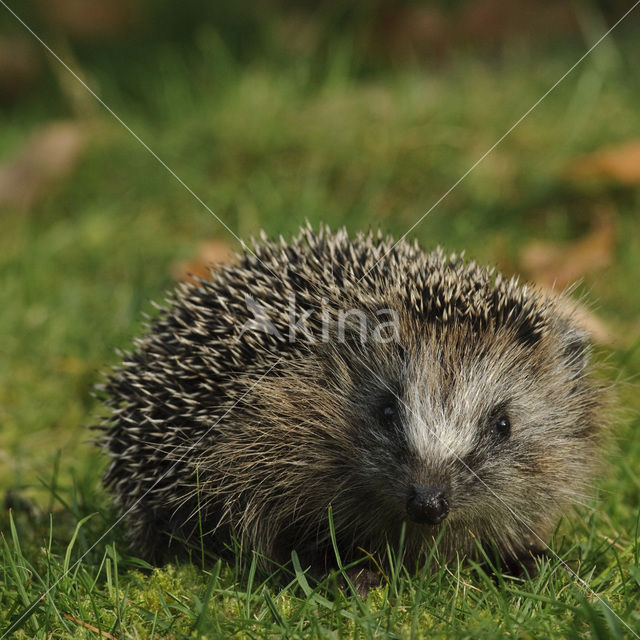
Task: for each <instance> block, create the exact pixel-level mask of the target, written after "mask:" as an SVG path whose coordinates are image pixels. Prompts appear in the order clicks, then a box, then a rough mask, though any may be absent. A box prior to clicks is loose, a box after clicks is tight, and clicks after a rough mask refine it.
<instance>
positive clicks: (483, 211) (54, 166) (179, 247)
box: [0, 0, 640, 575]
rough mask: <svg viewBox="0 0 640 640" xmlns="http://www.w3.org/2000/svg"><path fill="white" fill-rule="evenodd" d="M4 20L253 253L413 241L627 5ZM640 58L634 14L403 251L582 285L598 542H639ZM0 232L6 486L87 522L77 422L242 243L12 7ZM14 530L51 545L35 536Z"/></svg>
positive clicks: (96, 471) (0, 75) (51, 6)
mask: <svg viewBox="0 0 640 640" xmlns="http://www.w3.org/2000/svg"><path fill="white" fill-rule="evenodd" d="M6 3H7V5H9V6H10V7H11V8H12V9H13V10H14V11H15V12H17V13H18V14H19V15H20V17H21V18H22V19H23V20H24V21H25V22H26V23H27V24H28V25H29V27H30V28H32V29H33V31H34V32H35V33H36V34H37V35H38V36H39V37H40V38H42V40H43V41H44V42H46V43H47V45H48V46H49V47H51V49H52V50H53V51H55V53H56V54H57V55H59V56H60V57H61V58H62V59H63V60H64V61H65V63H66V64H68V65H69V66H70V67H71V68H72V69H73V71H74V72H75V73H76V74H77V75H78V76H79V77H80V78H82V80H83V81H85V82H86V83H87V84H88V85H89V86H90V87H91V88H92V90H93V91H95V92H96V94H97V95H98V96H99V97H100V98H101V99H102V100H103V101H104V103H105V104H106V105H108V107H109V108H110V109H112V110H113V111H114V112H115V113H116V114H117V115H118V117H119V118H121V119H122V121H123V122H124V123H126V125H127V127H129V128H130V129H131V130H132V131H133V132H135V135H136V136H139V138H140V139H141V140H142V141H144V143H145V144H146V145H148V146H149V147H150V149H151V150H152V151H153V153H155V154H157V156H158V157H159V158H161V159H162V161H163V162H165V163H166V164H167V165H168V167H170V168H171V170H172V171H174V172H175V174H177V176H179V178H180V180H182V181H184V183H185V184H186V185H188V187H189V188H190V189H192V190H193V192H194V193H195V194H196V195H197V197H198V198H200V199H201V200H202V201H203V202H204V203H206V205H207V206H208V207H210V208H211V209H212V210H213V211H214V212H215V214H216V215H217V216H219V217H220V218H221V219H222V220H223V221H224V223H225V224H226V225H228V226H229V227H230V229H232V230H233V231H234V233H236V234H237V235H238V236H239V237H241V238H243V239H244V238H248V237H249V236H251V235H255V234H257V232H258V231H259V230H260V229H265V230H266V231H267V233H268V234H270V235H277V234H280V233H282V234H283V235H288V234H291V233H293V232H295V230H296V229H297V228H298V227H299V226H300V225H301V224H303V223H304V221H305V220H309V221H310V222H311V223H312V224H313V225H315V226H317V225H318V224H319V223H320V222H327V223H328V224H329V225H331V226H333V227H337V226H341V225H345V226H346V227H347V228H348V229H350V230H351V231H356V230H360V229H367V228H369V227H374V228H377V227H381V228H382V229H383V230H385V231H390V232H392V233H394V234H396V235H401V234H403V233H404V232H405V231H407V230H408V229H409V228H410V227H411V226H412V225H413V224H414V223H415V222H417V221H418V220H419V218H420V217H421V216H423V215H424V214H425V213H426V212H427V211H428V210H429V209H430V208H431V207H432V206H433V205H434V204H435V203H436V202H437V201H438V200H439V199H440V198H441V197H442V196H443V195H444V194H446V193H447V192H448V190H449V189H450V188H451V187H452V186H453V185H454V184H455V183H456V182H457V181H458V180H459V179H460V177H461V176H463V175H464V174H465V172H467V170H468V169H469V168H470V167H471V166H472V165H473V164H474V163H475V162H476V161H477V160H478V159H479V158H481V156H482V155H483V154H484V153H485V152H486V151H487V150H488V149H489V148H490V147H491V146H492V145H493V144H494V143H495V142H496V141H497V140H499V139H500V138H501V136H503V134H504V133H505V132H506V131H507V130H508V129H509V128H510V127H511V126H512V125H513V124H514V123H515V122H516V121H517V120H518V119H519V118H520V117H521V116H522V115H523V114H524V113H525V112H526V111H527V110H528V109H529V108H530V107H531V106H532V105H534V104H535V103H536V101H538V100H539V99H540V98H541V96H543V95H544V94H545V92H546V91H547V90H548V89H549V88H550V87H551V86H552V85H553V83H555V82H556V81H557V80H558V79H559V78H560V77H561V76H562V75H563V74H564V73H565V72H566V71H567V70H569V68H570V67H571V66H572V65H573V64H574V63H575V62H576V61H577V60H578V59H579V58H580V57H581V56H582V55H583V54H584V52H585V51H586V50H587V49H588V48H589V47H590V46H591V45H592V44H593V43H595V42H596V40H597V39H598V38H599V37H600V36H601V35H602V34H603V33H604V32H605V31H606V30H607V29H608V28H609V27H610V26H611V25H612V24H613V23H614V22H615V21H616V20H617V19H618V18H619V17H620V16H621V15H622V14H623V13H624V12H625V11H626V10H627V9H628V8H629V7H631V6H632V3H631V2H623V1H616V2H604V1H602V2H595V1H593V2H565V1H558V2H545V1H543V2H536V3H531V2H525V1H523V0H516V1H511V2H510V1H508V0H457V1H455V2H444V1H441V2H431V3H420V2H409V1H407V2H391V1H388V0H387V1H377V2H364V0H361V1H359V2H351V3H344V2H338V1H337V0H325V1H323V2H293V1H291V0H269V1H268V2H258V1H254V0H236V1H235V2H232V3H227V2H224V3H223V2H219V3H211V2H205V1H203V0H202V1H198V0H183V1H182V2H179V3H177V2H171V1H169V0H154V1H151V0H42V1H35V0H34V1H31V2H26V1H25V2H16V1H11V0H7V2H6ZM639 59H640V10H636V11H634V12H633V13H632V14H631V15H630V16H629V17H628V18H627V19H626V20H625V21H624V22H623V23H622V24H621V25H620V26H619V27H618V28H617V29H616V30H615V31H614V32H613V33H612V34H611V35H610V36H609V37H607V38H606V39H605V40H603V41H602V42H601V43H600V44H599V46H597V47H596V48H595V50H594V51H593V52H592V53H591V54H590V55H589V56H588V57H587V58H586V59H585V60H584V61H583V62H582V63H581V64H580V65H579V66H578V67H577V68H576V69H575V70H574V71H573V72H572V73H571V74H570V75H569V76H568V77H567V78H566V79H565V80H564V81H563V82H562V83H560V84H559V86H558V87H557V88H556V89H555V90H554V91H553V92H551V93H550V94H549V95H548V96H547V97H546V98H545V99H544V100H543V101H542V102H541V103H540V104H539V105H538V106H537V107H536V108H535V110H533V111H532V112H531V113H530V114H529V115H528V116H527V117H526V118H525V119H524V120H523V121H522V122H521V123H520V124H519V125H518V126H517V127H515V129H514V130H513V131H512V132H511V133H510V134H509V135H508V136H507V137H506V138H505V139H504V140H503V141H502V142H501V143H500V144H499V145H498V146H497V147H496V148H495V150H493V151H492V152H491V153H490V154H489V155H487V156H486V157H485V158H484V159H483V160H482V162H480V163H479V164H478V166H477V167H476V168H475V169H474V170H473V171H472V172H471V173H470V174H469V175H468V176H466V177H465V178H464V180H462V181H461V182H460V183H459V184H458V185H457V186H456V188H455V189H453V190H452V191H451V192H450V193H448V195H447V196H446V197H445V198H444V199H442V201H441V202H440V203H439V204H438V205H437V206H436V207H435V208H433V210H432V211H431V212H430V213H429V215H427V216H426V218H424V220H423V221H422V222H421V223H420V224H419V225H418V226H417V227H416V228H415V230H414V231H413V232H412V234H411V235H412V236H415V237H417V238H418V239H419V241H420V243H421V244H422V245H423V246H424V247H425V248H431V247H433V246H435V245H436V244H440V245H442V246H444V247H445V248H447V249H451V250H457V251H460V250H465V251H466V254H467V255H468V256H471V257H473V258H475V259H478V260H480V261H488V262H492V263H494V264H497V265H498V266H499V267H500V268H501V269H503V270H504V271H506V272H508V273H516V272H518V273H522V274H523V275H524V277H525V278H527V279H531V280H534V281H536V282H538V283H539V284H540V285H541V286H550V285H551V284H552V283H553V282H555V283H556V285H557V286H559V287H560V288H562V287H563V286H565V285H566V284H569V283H570V282H573V281H578V283H579V284H578V286H577V288H576V297H577V298H579V297H580V296H582V298H583V302H584V308H583V310H582V312H583V314H584V321H585V323H586V324H587V325H588V327H589V328H590V329H591V330H592V331H593V332H594V335H595V337H596V342H597V347H598V348H597V352H596V358H597V360H598V361H599V362H600V363H601V364H602V367H601V368H602V369H603V371H604V373H603V374H602V375H604V376H606V377H607V378H609V379H611V380H612V381H614V380H615V381H618V397H619V401H618V403H619V405H620V406H621V407H622V409H623V410H622V411H619V412H618V413H616V415H615V417H614V419H613V422H614V424H615V439H616V443H617V445H616V448H615V451H614V452H613V453H612V455H611V464H610V467H609V471H610V473H609V474H608V475H607V477H606V478H604V479H602V481H601V483H600V486H601V487H602V497H601V502H600V506H599V508H598V509H599V511H601V512H602V514H604V515H603V516H602V520H601V521H600V524H599V525H598V526H600V530H601V532H602V535H603V536H609V537H610V538H611V539H615V540H622V542H621V544H622V545H623V546H624V547H625V548H630V546H629V545H632V542H633V541H632V532H633V531H634V527H635V523H636V521H637V517H638V505H639V500H638V491H639V489H640V473H639V468H640V437H639V436H638V431H639V427H640V421H639V420H638V409H640V399H639V397H638V386H637V385H638V383H637V377H638V374H639V373H640V313H639V312H640V288H639V287H638V278H639V276H640V218H639V212H640V208H639V207H640V65H638V60H639ZM0 225H1V230H2V231H1V233H0V283H1V284H0V335H1V338H0V491H1V492H2V494H3V495H5V494H6V495H7V497H8V498H7V505H10V506H13V507H16V505H20V504H29V505H31V507H29V508H30V509H32V510H35V511H39V510H40V511H42V512H43V513H46V512H48V511H49V510H53V511H54V512H56V511H62V512H63V513H68V509H67V507H68V506H69V505H70V504H72V505H76V506H77V510H74V509H71V511H72V513H73V514H75V515H78V514H83V513H84V512H85V511H83V508H84V507H83V506H82V505H85V504H88V505H94V504H96V503H100V501H101V500H103V497H102V494H101V492H100V490H99V489H98V482H99V477H100V469H101V467H102V465H103V461H102V460H101V459H100V456H99V455H98V454H97V453H96V451H95V450H94V447H92V446H91V444H90V443H89V442H88V441H89V440H90V439H91V434H90V432H89V431H88V430H87V427H88V426H89V425H91V424H93V423H94V422H95V416H96V414H98V413H99V412H100V407H99V404H98V403H97V402H96V401H95V400H94V399H93V397H92V387H93V385H94V384H95V383H96V382H97V381H98V379H99V376H100V372H101V371H104V369H105V367H107V366H108V365H109V364H112V363H115V362H116V361H117V359H118V358H117V355H116V353H115V349H116V348H124V349H126V348H128V347H129V346H130V345H131V343H132V338H133V337H134V336H135V335H136V334H137V333H139V331H140V328H141V324H142V314H143V313H152V312H153V308H152V306H151V301H152V300H154V299H155V300H159V299H161V298H162V296H163V292H164V291H165V290H166V289H168V288H170V287H171V286H172V283H173V281H174V280H175V278H176V277H180V274H184V272H185V271H186V270H188V269H189V267H185V266H184V263H185V261H186V263H187V264H188V265H191V267H193V268H196V267H198V266H202V263H203V262H205V261H206V259H207V258H206V256H208V255H210V253H211V251H210V250H211V247H212V246H213V247H217V249H215V251H222V252H223V253H224V251H223V249H226V247H227V246H229V247H231V248H232V249H236V248H237V245H236V243H235V241H234V239H233V237H232V236H231V234H229V233H228V232H227V231H226V230H225V229H224V228H223V226H222V225H221V224H220V223H219V222H218V221H217V220H216V219H215V217H214V216H212V215H211V213H209V212H208V211H207V210H206V208H205V207H203V206H202V204H201V203H199V202H198V201H197V200H196V198H194V196H193V195H192V194H191V193H189V191H188V190H187V189H185V188H184V186H183V185H181V184H180V183H179V182H178V180H176V179H175V178H174V177H173V176H172V175H171V174H170V173H169V172H168V171H167V170H166V169H165V168H164V167H163V166H162V165H161V164H160V163H159V162H158V160H157V159H156V158H154V157H153V155H152V154H151V153H150V152H149V150H148V149H145V147H144V146H143V145H142V144H141V143H140V141H139V140H137V139H135V138H134V136H133V135H132V134H131V133H130V132H129V131H127V130H126V129H125V128H124V127H123V126H122V124H121V123H119V122H118V121H117V120H116V119H115V118H114V117H113V116H112V115H111V114H110V113H109V112H107V111H106V110H105V108H104V107H103V106H102V105H100V104H99V103H98V101H97V100H96V99H95V98H94V97H93V96H91V95H90V94H89V93H88V92H87V91H86V90H85V89H84V88H83V87H82V86H81V85H80V83H79V82H78V81H77V80H76V79H74V78H73V77H72V76H71V74H70V73H69V72H68V71H67V70H66V69H65V68H64V67H63V66H62V65H61V64H60V63H59V62H58V61H57V60H56V59H54V58H53V57H52V56H51V55H49V54H48V53H47V52H46V51H45V50H44V48H43V46H42V45H41V44H40V43H39V42H38V41H37V40H36V39H35V37H34V36H33V35H32V34H30V33H29V32H28V31H27V30H26V28H25V27H24V26H23V25H21V24H20V22H18V20H16V19H15V18H14V17H13V16H12V15H11V14H10V12H9V11H8V10H7V9H6V8H5V7H3V6H2V5H0ZM203 243H204V245H203ZM221 247H222V249H221ZM207 248H208V249H207ZM208 250H209V254H207V251H208ZM215 251H214V253H215ZM213 259H214V260H215V259H216V258H215V256H214V258H213ZM193 265H195V267H194V266H193ZM620 443H622V447H620V446H618V445H619V444H620ZM52 484H53V485H54V489H55V490H54V491H52V490H51V485H52ZM56 496H57V497H56ZM65 496H66V497H65ZM96 496H97V497H96ZM33 505H35V506H33ZM65 505H66V506H65ZM89 508H90V507H86V509H89ZM7 518H8V515H7V511H6V510H4V511H3V515H2V518H1V519H0V523H1V524H2V529H3V530H4V531H6V530H7V529H6V526H8V525H7V524H6V523H7V522H8V520H7ZM60 518H61V520H62V523H63V524H62V529H61V531H62V532H63V533H61V535H62V537H64V535H68V533H69V532H67V533H64V532H65V531H66V530H65V529H64V526H65V525H64V515H62V516H60ZM70 526H71V529H70V530H69V531H72V530H73V525H70ZM96 531H100V526H98V527H97V529H96ZM24 535H26V536H27V540H26V541H25V544H27V545H28V544H29V542H31V543H32V544H33V545H34V546H36V547H37V545H38V535H39V533H38V529H37V527H36V528H33V529H31V530H30V529H29V527H28V526H26V525H25V527H24ZM29 536H31V537H29ZM635 544H636V545H637V543H635ZM636 548H637V547H636ZM636 560H637V559H636ZM639 575H640V574H639Z"/></svg>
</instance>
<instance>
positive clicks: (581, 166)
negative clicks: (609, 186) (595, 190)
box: [566, 140, 640, 186]
mask: <svg viewBox="0 0 640 640" xmlns="http://www.w3.org/2000/svg"><path fill="white" fill-rule="evenodd" d="M566 176H567V177H568V178H569V179H570V180H575V181H578V182H583V181H586V180H599V181H603V182H604V181H606V182H613V183H616V184H620V185H623V186H634V185H640V140H632V141H630V142H626V143H625V144H621V145H617V146H615V147H607V148H605V149H600V150H599V151H594V152H593V153H589V154H587V155H585V156H582V157H580V158H578V159H577V160H575V161H574V162H573V163H572V164H571V165H570V166H569V167H568V168H567V170H566Z"/></svg>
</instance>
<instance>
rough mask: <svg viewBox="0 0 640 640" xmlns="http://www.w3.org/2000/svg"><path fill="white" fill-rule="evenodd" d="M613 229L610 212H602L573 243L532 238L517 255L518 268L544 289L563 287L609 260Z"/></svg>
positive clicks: (614, 232) (614, 235)
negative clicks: (588, 231)
mask: <svg viewBox="0 0 640 640" xmlns="http://www.w3.org/2000/svg"><path fill="white" fill-rule="evenodd" d="M615 241H616V230H615V224H614V218H613V215H610V214H609V213H606V212H603V213H602V214H601V215H600V216H599V217H598V220H597V222H596V224H595V225H594V228H593V230H592V231H591V232H590V233H588V234H587V235H586V236H584V237H583V238H580V239H579V240H577V241H576V242H574V243H573V244H568V245H555V244H551V243H549V242H540V241H535V242H531V243H529V244H528V245H527V246H525V247H524V249H523V250H522V252H521V254H520V270H521V271H522V272H523V273H524V274H525V275H526V276H527V278H528V279H529V280H532V281H533V282H535V283H537V284H539V285H541V286H542V287H545V288H547V289H551V288H555V289H565V288H566V287H567V286H569V285H570V284H573V283H574V282H576V280H579V279H580V278H582V277H584V276H585V275H586V274H588V273H591V272H593V271H596V270H598V269H602V268H604V267H607V266H609V265H610V264H611V262H612V261H613V254H614V250H615Z"/></svg>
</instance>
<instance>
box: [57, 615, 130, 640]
mask: <svg viewBox="0 0 640 640" xmlns="http://www.w3.org/2000/svg"><path fill="white" fill-rule="evenodd" d="M62 616H63V617H64V618H66V619H67V620H71V622H75V624H79V625H80V626H81V627H84V628H85V629H88V630H89V631H93V632H94V633H98V634H99V635H100V636H101V637H103V638H107V640H118V639H117V638H116V637H115V636H113V635H111V634H110V633H108V632H107V631H101V630H100V629H98V627H94V626H93V625H92V624H89V623H88V622H83V621H82V620H79V619H78V618H74V617H73V616H70V615H69V614H68V613H64V612H62Z"/></svg>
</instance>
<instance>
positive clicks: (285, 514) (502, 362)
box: [97, 225, 604, 593]
mask: <svg viewBox="0 0 640 640" xmlns="http://www.w3.org/2000/svg"><path fill="white" fill-rule="evenodd" d="M565 303H566V298H564V297H563V296H550V295H546V294H544V293H542V292H540V291H538V290H536V289H535V288H534V287H532V286H528V285H522V284H520V282H519V280H518V279H517V278H510V279H509V278H506V277H504V276H503V275H501V274H500V273H499V272H497V271H496V270H494V269H492V268H489V267H484V266H481V265H478V264H476V263H475V262H473V261H468V260H467V259H466V258H465V257H464V254H463V255H461V256H458V255H456V254H452V255H447V254H445V252H444V251H443V250H441V249H439V248H438V249H435V250H434V251H431V252H424V251H423V250H421V249H420V247H419V246H418V244H417V243H415V242H414V243H409V242H407V241H405V240H404V239H402V240H400V241H399V242H394V240H393V239H392V238H390V237H386V236H383V235H382V234H381V233H380V232H378V233H377V234H376V233H373V232H368V233H366V234H365V233H360V234H358V235H357V236H355V237H353V238H350V237H349V235H348V233H347V232H346V230H345V229H341V230H338V231H335V232H334V231H331V230H330V229H329V228H328V227H321V228H320V229H319V230H317V231H315V230H313V229H312V228H311V227H310V226H309V225H307V226H306V227H303V228H302V229H301V230H300V232H299V234H298V235H297V236H295V237H293V238H292V239H290V240H289V241H285V240H284V239H282V237H280V239H279V240H278V241H272V240H269V239H268V238H267V237H266V235H265V234H264V233H262V234H261V235H260V239H259V240H257V241H254V242H253V245H252V248H245V251H244V253H243V254H241V255H238V256H237V258H236V261H235V262H234V263H233V264H226V265H221V266H219V267H217V268H215V269H214V270H212V272H211V276H210V278H209V279H197V280H195V281H194V282H191V283H182V284H180V285H178V287H177V288H176V290H175V291H174V292H173V293H171V294H169V297H168V298H167V300H166V304H164V305H162V306H158V313H157V315H156V317H155V318H153V319H150V320H149V321H148V324H147V327H146V333H145V335H144V336H143V337H141V338H139V339H137V340H136V342H135V345H134V348H133V349H132V351H131V352H129V353H125V354H122V362H121V363H120V364H118V365H117V366H116V367H114V368H113V369H112V370H111V371H110V373H109V374H108V376H107V378H106V380H105V382H104V384H103V385H102V387H101V393H102V395H103V397H104V399H105V402H106V404H107V405H108V407H109V411H108V412H107V415H106V417H105V418H104V419H103V421H102V422H101V423H100V424H99V425H98V427H97V428H98V429H99V430H100V432H101V435H100V438H99V443H100V445H101V446H102V448H103V450H104V451H105V452H106V454H107V456H108V458H109V463H108V467H107V470H106V474H105V478H104V482H105V484H106V486H107V487H108V488H109V489H110V490H111V491H112V493H113V494H114V495H115V500H116V502H117V503H118V505H119V507H120V508H121V510H122V511H123V513H124V515H125V516H126V520H127V522H128V532H129V535H130V538H131V542H132V545H133V547H134V548H135V549H136V550H137V551H138V552H139V553H140V554H141V555H143V556H144V557H146V558H148V559H150V560H151V561H154V562H163V561H164V560H165V559H166V558H168V557H171V556H172V555H174V554H177V553H179V552H180V551H181V550H182V551H185V550H188V549H189V548H192V549H193V548H198V549H200V548H201V547H202V548H203V549H206V550H207V551H208V552H211V553H212V554H214V555H220V556H224V554H225V553H228V552H229V549H230V548H232V545H231V542H232V541H238V542H239V543H240V545H241V548H242V549H245V550H248V551H250V552H253V553H255V554H257V556H258V557H259V558H260V562H261V563H264V565H262V564H261V566H264V567H265V568H266V567H269V566H279V567H286V566H288V563H289V564H290V562H291V558H292V554H293V553H294V552H295V554H297V558H298V560H299V562H300V566H301V567H304V568H305V569H307V570H308V571H309V574H310V575H311V576H314V577H317V578H318V579H321V578H323V577H326V576H327V575H329V574H330V573H331V571H332V570H334V569H336V568H337V567H338V566H352V565H353V566H355V567H356V568H357V567H359V565H358V561H359V559H361V558H363V557H364V558H368V559H369V561H371V560H372V559H373V560H374V564H376V566H379V567H380V566H383V565H384V562H385V557H386V554H387V553H388V550H389V549H399V548H401V554H402V555H401V559H400V560H401V562H402V563H403V564H404V566H405V567H407V568H408V569H416V568H418V567H420V566H424V563H425V562H426V558H427V555H429V557H430V558H433V557H434V550H437V553H436V554H435V557H437V558H438V561H444V562H447V561H449V560H451V559H454V558H459V557H462V556H468V555H471V556H473V555H474V554H477V553H478V549H479V548H482V546H483V545H485V546H486V545H489V546H490V547H491V548H492V549H493V550H494V551H495V552H497V557H498V559H499V560H500V563H501V564H500V565H499V566H502V567H504V568H514V569H515V571H516V572H518V571H520V570H524V571H528V572H534V571H535V567H536V563H537V558H538V556H539V554H540V553H542V552H543V551H544V549H545V548H546V545H547V543H548V542H549V540H550V537H551V535H552V533H553V531H554V530H555V528H556V526H557V523H558V521H559V519H560V516H561V515H563V513H564V512H565V511H566V510H567V509H568V508H569V507H570V506H571V505H572V504H574V503H579V502H581V501H582V500H583V498H584V496H588V495H589V494H590V493H591V491H590V487H591V485H592V481H593V478H594V476H595V474H596V472H597V470H598V468H599V465H600V460H601V457H602V445H603V432H604V425H603V419H602V415H603V411H602V408H603V393H604V390H603V388H602V386H601V385H600V384H599V383H598V382H596V379H595V376H594V374H593V371H592V368H593V367H592V365H591V364H590V350H591V348H590V345H589V340H588V336H587V334H586V333H585V331H584V330H583V329H581V328H580V326H579V325H578V323H577V322H576V320H575V318H574V317H573V315H572V313H570V312H568V311H567V308H568V306H567V304H565ZM340 563H342V564H340ZM372 574H373V576H374V577H372ZM375 574H376V572H375V571H372V570H370V569H366V570H359V571H358V572H357V573H355V574H354V581H356V587H357V588H358V590H359V592H360V591H362V592H363V593H366V592H367V589H368V588H369V586H371V585H372V584H375V583H376V578H375Z"/></svg>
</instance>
